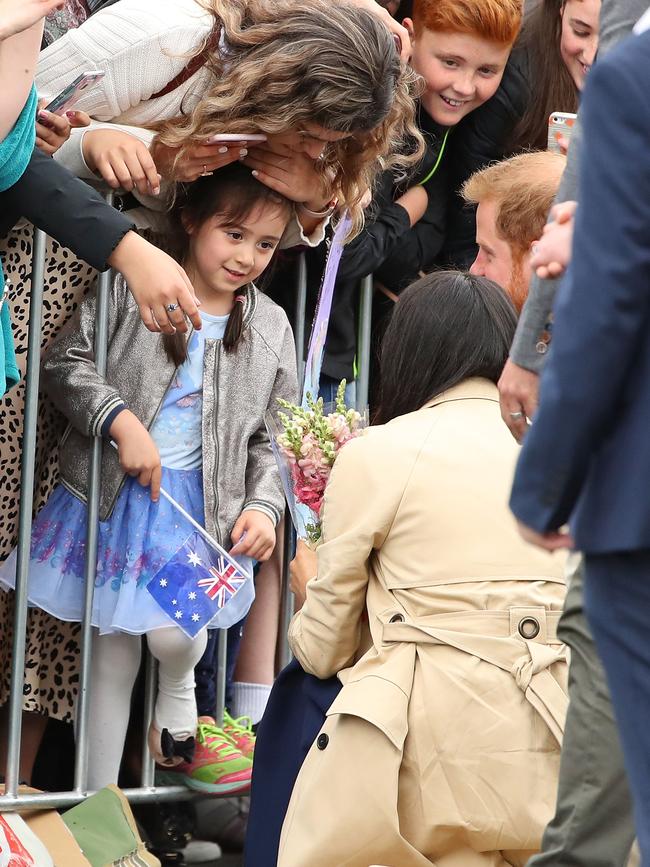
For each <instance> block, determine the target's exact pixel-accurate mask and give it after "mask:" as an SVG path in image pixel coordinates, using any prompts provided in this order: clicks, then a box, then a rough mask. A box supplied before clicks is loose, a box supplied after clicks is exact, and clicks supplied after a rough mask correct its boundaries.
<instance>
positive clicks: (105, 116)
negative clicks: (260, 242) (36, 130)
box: [36, 0, 329, 247]
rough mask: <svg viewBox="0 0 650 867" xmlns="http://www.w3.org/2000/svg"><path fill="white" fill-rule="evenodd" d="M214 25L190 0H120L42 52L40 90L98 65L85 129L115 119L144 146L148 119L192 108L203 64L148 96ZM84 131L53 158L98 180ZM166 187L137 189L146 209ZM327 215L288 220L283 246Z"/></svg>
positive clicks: (83, 105)
mask: <svg viewBox="0 0 650 867" xmlns="http://www.w3.org/2000/svg"><path fill="white" fill-rule="evenodd" d="M213 25H214V18H213V17H212V15H210V13H209V12H207V11H206V10H205V9H203V8H202V7H201V6H200V5H199V4H198V3H197V2H196V0H120V2H119V3H115V4H113V5H112V6H109V7H108V8H106V9H103V10H102V11H101V12H98V13H97V14H96V15H93V16H91V17H90V18H89V19H88V20H87V21H86V22H84V24H82V25H81V27H79V28H77V29H76V30H69V31H68V32H67V33H66V34H65V36H62V37H61V38H60V39H57V40H56V42H53V43H52V45H50V46H49V47H48V48H46V49H45V50H44V51H42V52H41V55H40V58H39V62H38V70H37V73H36V87H37V89H38V92H39V95H41V96H45V97H47V98H48V99H51V98H53V97H54V96H56V95H57V94H58V93H59V92H60V91H61V90H63V88H64V87H66V86H67V85H68V84H70V82H71V81H73V80H74V79H75V78H76V77H77V76H78V75H81V73H83V72H90V71H92V70H98V69H99V70H102V71H103V72H105V73H106V75H105V77H104V78H103V79H102V80H101V81H100V82H98V83H97V84H96V85H94V86H93V87H91V88H89V89H88V91H87V92H86V93H84V94H83V96H82V97H81V99H80V100H79V101H78V102H77V103H76V105H75V108H77V109H79V110H81V111H85V112H87V113H88V114H89V115H90V116H91V117H92V118H93V119H94V121H100V123H96V122H94V123H93V125H92V127H90V129H92V128H97V127H102V126H115V125H118V126H119V128H120V129H124V130H125V131H127V132H129V133H131V134H132V135H134V136H136V137H137V138H139V139H140V140H141V141H143V142H144V143H145V144H146V145H147V146H149V145H150V143H151V140H152V138H153V135H154V134H153V133H152V132H150V131H149V130H147V129H146V127H147V126H148V125H149V124H152V123H154V122H156V121H160V120H168V119H171V118H173V117H176V116H177V115H179V114H180V113H181V108H182V110H183V112H185V113H188V112H191V110H192V109H193V108H194V106H195V105H196V104H197V103H198V102H199V100H200V99H201V97H202V96H203V94H204V93H205V91H206V90H207V89H208V88H209V86H210V80H211V73H210V71H209V70H207V69H205V68H202V69H199V70H198V71H197V72H195V73H194V75H193V76H191V78H189V79H188V80H187V81H186V82H184V83H183V84H181V85H180V86H179V87H177V88H175V89H174V90H173V91H172V92H171V93H168V94H167V95H166V96H159V97H157V98H156V99H151V96H152V95H153V94H154V93H158V92H159V91H161V90H163V89H164V88H165V86H166V85H167V84H169V82H170V81H173V79H174V78H175V77H176V76H177V75H178V74H179V73H180V72H181V71H182V70H183V69H184V68H185V67H186V66H187V64H188V62H189V60H190V59H191V58H192V57H193V56H194V55H195V54H196V53H197V51H198V49H199V47H200V46H201V44H202V43H203V42H204V40H205V38H206V36H207V35H208V34H209V33H210V31H211V30H212V27H213ZM101 121H103V122H104V123H101ZM106 122H109V123H106ZM86 131H87V130H72V134H71V136H70V138H69V140H68V141H67V142H66V143H65V144H64V145H63V147H61V148H60V149H59V151H58V152H57V154H56V159H57V161H58V162H61V163H62V164H63V165H65V166H66V167H67V168H68V169H70V171H71V172H72V173H73V174H75V175H77V176H78V177H80V178H85V179H87V180H97V175H96V174H94V172H92V171H91V170H90V169H89V168H88V166H87V165H86V163H85V161H84V158H83V152H82V142H83V137H84V135H85V133H86ZM164 193H165V190H164V185H163V193H162V194H161V196H160V197H159V198H154V197H148V196H147V197H145V196H142V195H140V194H138V193H135V195H136V196H137V198H138V199H140V201H141V202H142V203H143V204H144V205H146V207H147V208H149V209H151V210H155V211H160V210H164V206H165V195H164ZM136 216H137V215H136ZM327 222H329V221H325V222H324V223H322V224H321V226H319V227H318V228H317V229H316V230H315V231H314V232H313V233H312V234H311V235H310V236H309V237H305V236H304V235H303V233H302V229H301V227H300V226H299V225H295V226H293V227H289V229H288V231H287V234H286V235H285V238H284V239H283V244H282V246H283V247H287V246H292V245H293V244H300V243H308V244H310V245H317V244H319V243H320V242H321V241H322V239H323V237H324V229H325V226H326V225H327ZM138 223H139V224H140V225H145V224H146V221H144V222H142V221H140V220H138ZM292 228H293V231H292ZM296 229H297V230H299V231H295V230H296Z"/></svg>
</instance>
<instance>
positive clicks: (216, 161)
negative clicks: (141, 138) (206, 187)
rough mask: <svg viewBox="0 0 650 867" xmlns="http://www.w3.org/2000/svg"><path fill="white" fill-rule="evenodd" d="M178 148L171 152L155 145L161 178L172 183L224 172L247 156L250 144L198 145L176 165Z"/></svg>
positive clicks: (172, 149) (156, 160)
mask: <svg viewBox="0 0 650 867" xmlns="http://www.w3.org/2000/svg"><path fill="white" fill-rule="evenodd" d="M177 153H178V149H177V148H170V147H167V145H164V144H162V143H161V142H159V141H156V140H155V139H154V141H153V142H152V144H151V154H152V156H153V159H154V160H155V162H156V165H157V166H158V168H159V170H160V173H161V175H162V176H163V177H164V178H165V179H167V180H172V181H195V180H196V179H197V178H198V177H200V176H201V175H203V174H209V173H210V172H214V171H216V170H217V169H222V168H223V167H224V166H227V165H229V164H230V163H234V162H236V161H237V160H238V159H240V158H241V157H242V156H246V154H247V153H248V150H247V149H246V142H245V141H240V142H225V143H223V142H218V143H217V144H205V145H194V146H193V147H191V148H189V149H188V150H187V151H186V152H185V153H184V155H183V157H182V159H180V160H179V162H178V163H176V165H174V161H175V159H176V155H177Z"/></svg>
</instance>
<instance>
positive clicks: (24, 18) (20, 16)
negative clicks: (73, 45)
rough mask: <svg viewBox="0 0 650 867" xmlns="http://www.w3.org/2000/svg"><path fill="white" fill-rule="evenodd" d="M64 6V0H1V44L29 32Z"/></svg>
mask: <svg viewBox="0 0 650 867" xmlns="http://www.w3.org/2000/svg"><path fill="white" fill-rule="evenodd" d="M63 5H64V4H63V0H0V42H2V40H3V39H8V38H9V37H10V36H15V35H16V33H22V32H23V30H28V29H29V28H30V27H31V26H32V25H33V24H36V22H37V21H40V20H41V18H45V16H46V15H49V14H50V12H52V11H53V10H54V9H63Z"/></svg>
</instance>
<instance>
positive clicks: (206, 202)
mask: <svg viewBox="0 0 650 867" xmlns="http://www.w3.org/2000/svg"><path fill="white" fill-rule="evenodd" d="M265 205H269V206H272V207H276V208H277V209H278V210H279V211H286V214H287V218H288V217H289V214H290V213H291V209H292V205H291V202H289V200H288V199H285V198H284V197H283V196H280V195H278V193H274V192H273V191H272V190H270V189H269V188H268V187H265V186H264V184H262V183H260V182H259V181H258V180H256V178H254V177H253V175H252V174H251V171H250V169H248V168H246V166H244V165H242V164H241V163H231V165H229V166H226V167H225V168H223V169H219V171H217V172H215V173H214V174H213V175H208V176H205V177H200V178H198V180H196V181H194V182H193V183H191V184H185V185H183V186H182V187H181V188H180V190H179V193H178V195H177V196H176V200H175V201H174V205H173V207H172V210H171V212H170V222H171V231H170V234H169V237H168V238H167V245H166V246H167V250H168V252H169V253H170V255H172V256H173V257H174V258H175V259H176V261H177V262H180V263H181V264H183V263H184V262H185V260H186V259H187V255H188V252H189V247H190V236H189V234H188V232H187V229H186V226H188V225H190V226H193V227H195V228H197V229H198V228H199V226H201V225H203V223H205V222H206V220H210V219H212V218H213V217H222V218H223V221H224V223H227V224H228V225H232V226H238V225H241V223H243V222H245V221H246V219H247V218H248V216H249V215H250V213H251V212H252V211H254V210H255V208H258V207H260V206H261V207H264V206H265ZM237 296H239V297H240V298H241V299H243V301H245V297H246V287H242V288H241V289H240V290H238V292H237V293H235V297H237ZM244 307H245V304H244V303H242V302H238V303H236V304H235V305H234V307H233V309H232V312H231V314H230V316H229V317H228V324H227V325H226V331H225V334H224V336H223V346H224V349H226V350H227V351H230V350H233V349H234V348H235V347H236V346H237V343H238V342H239V340H240V338H241V336H242V333H243V326H244ZM163 346H164V347H165V352H166V353H167V357H168V358H169V359H170V360H171V361H173V362H174V364H176V366H178V365H180V364H182V363H183V362H184V361H185V359H186V358H187V338H186V336H185V335H183V334H180V333H179V332H176V334H165V335H164V337H163Z"/></svg>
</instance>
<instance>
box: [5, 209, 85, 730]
mask: <svg viewBox="0 0 650 867" xmlns="http://www.w3.org/2000/svg"><path fill="white" fill-rule="evenodd" d="M32 233H33V230H32V226H31V225H24V224H23V225H21V226H19V227H17V228H15V229H14V230H13V231H12V232H11V233H10V235H9V236H8V237H7V238H6V239H3V240H0V260H1V261H2V263H3V266H4V271H5V276H6V277H7V280H8V282H9V283H10V284H11V285H10V287H9V293H10V294H9V302H10V306H11V318H12V323H13V329H14V342H15V345H16V356H17V359H18V365H19V367H20V370H21V372H22V374H23V375H24V373H25V365H26V354H27V329H28V325H29V305H30V294H31V261H32ZM96 274H97V272H96V271H94V270H93V269H92V268H91V267H90V266H89V265H87V264H86V263H85V262H82V261H80V260H79V259H77V258H76V257H75V256H74V254H73V253H71V252H70V251H69V250H67V249H65V248H63V247H61V246H60V245H59V244H58V243H57V242H56V241H53V240H52V239H48V242H47V250H46V265H45V288H44V299H43V325H42V330H41V351H43V350H44V349H46V347H47V346H48V345H49V344H50V343H51V341H52V339H53V338H54V337H55V336H56V334H57V333H58V332H59V330H60V329H61V327H62V326H63V325H64V324H65V322H67V320H68V319H69V318H70V316H71V315H72V313H73V312H74V310H75V309H76V307H77V305H78V304H79V302H80V301H81V299H82V298H83V297H84V295H85V294H86V293H87V292H88V290H89V289H90V288H91V286H92V285H93V284H94V281H95V277H96ZM24 396H25V384H24V381H23V382H21V383H20V384H19V385H18V386H16V388H14V389H12V390H11V391H10V392H9V393H8V394H6V395H5V396H4V398H2V399H1V402H0V504H1V505H0V508H1V510H2V511H1V514H2V525H1V529H0V559H5V558H6V557H7V556H8V555H9V553H10V552H11V550H12V549H13V548H14V547H15V545H16V540H17V533H18V508H19V504H20V455H21V440H22V431H23V408H24ZM63 423H64V420H63V417H62V416H61V415H60V414H59V413H58V412H57V411H56V410H55V409H54V407H53V406H52V405H51V404H49V403H48V401H47V399H46V398H45V397H44V396H43V395H41V396H40V401H39V417H38V439H37V445H36V465H35V473H36V490H35V501H34V509H35V511H38V509H40V507H41V506H42V505H43V504H44V503H45V501H46V500H47V498H48V496H49V495H50V493H51V491H52V489H53V488H54V485H55V484H56V482H57V478H58V441H59V439H60V437H61V434H62V431H63ZM13 605H14V594H13V593H8V592H3V591H1V590H0V635H2V642H0V672H1V674H0V704H3V703H4V702H6V701H7V699H8V696H9V689H10V670H11V642H12V638H13ZM79 635H80V626H79V624H78V623H62V622H61V621H60V620H56V619H55V618H54V617H52V616H51V615H49V614H47V613H46V612H44V611H41V610H40V609H38V608H30V609H29V614H28V623H27V651H26V656H25V680H24V684H23V708H24V709H25V710H28V711H36V712H38V713H41V714H46V715H48V716H51V717H54V718H56V719H59V720H64V721H66V722H69V721H71V720H72V719H73V716H74V707H75V703H76V697H77V687H78V679H79V674H78V669H79Z"/></svg>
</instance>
